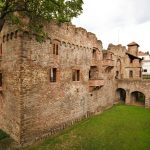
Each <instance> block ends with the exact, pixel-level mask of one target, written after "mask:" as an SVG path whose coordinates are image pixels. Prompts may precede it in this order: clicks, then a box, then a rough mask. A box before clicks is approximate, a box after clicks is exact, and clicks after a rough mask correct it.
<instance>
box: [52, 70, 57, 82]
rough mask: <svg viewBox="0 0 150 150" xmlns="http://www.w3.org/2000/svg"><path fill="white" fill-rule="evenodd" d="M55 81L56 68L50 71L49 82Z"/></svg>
mask: <svg viewBox="0 0 150 150" xmlns="http://www.w3.org/2000/svg"><path fill="white" fill-rule="evenodd" d="M56 79H57V68H51V69H50V82H56Z"/></svg>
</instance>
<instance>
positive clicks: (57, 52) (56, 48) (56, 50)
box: [56, 45, 58, 55]
mask: <svg viewBox="0 0 150 150" xmlns="http://www.w3.org/2000/svg"><path fill="white" fill-rule="evenodd" d="M56 55H58V45H56Z"/></svg>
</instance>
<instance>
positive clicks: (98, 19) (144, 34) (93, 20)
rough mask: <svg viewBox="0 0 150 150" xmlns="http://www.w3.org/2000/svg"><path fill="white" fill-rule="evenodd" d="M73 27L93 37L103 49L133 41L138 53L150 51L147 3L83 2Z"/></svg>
mask: <svg viewBox="0 0 150 150" xmlns="http://www.w3.org/2000/svg"><path fill="white" fill-rule="evenodd" d="M73 24H75V25H76V26H78V27H79V26H80V27H83V28H85V29H87V30H88V31H89V32H93V33H95V34H96V35H97V37H98V39H100V40H102V42H103V47H104V48H107V46H108V44H109V43H113V44H118V43H120V44H122V45H127V44H128V43H130V42H132V41H135V42H137V43H138V44H139V45H140V50H142V51H150V0H84V5H83V13H82V15H80V16H79V17H78V18H75V19H74V20H73Z"/></svg>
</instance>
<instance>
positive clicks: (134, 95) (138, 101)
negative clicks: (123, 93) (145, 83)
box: [130, 91, 145, 105]
mask: <svg viewBox="0 0 150 150" xmlns="http://www.w3.org/2000/svg"><path fill="white" fill-rule="evenodd" d="M130 99H131V104H135V105H145V94H144V93H143V92H140V91H133V92H131V94H130Z"/></svg>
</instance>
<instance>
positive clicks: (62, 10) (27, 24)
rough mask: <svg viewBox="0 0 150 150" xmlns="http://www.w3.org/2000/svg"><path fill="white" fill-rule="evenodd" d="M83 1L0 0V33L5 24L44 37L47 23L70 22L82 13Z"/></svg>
mask: <svg viewBox="0 0 150 150" xmlns="http://www.w3.org/2000/svg"><path fill="white" fill-rule="evenodd" d="M82 4H83V1H82V0H0V32H1V31H2V29H3V26H4V23H5V22H7V23H9V24H15V25H17V26H18V27H19V28H20V29H22V30H28V31H31V32H32V33H34V34H37V35H39V37H44V36H45V35H46V34H45V33H44V32H43V25H44V23H45V22H47V21H48V22H49V21H51V20H53V19H54V20H56V21H57V22H58V23H61V22H70V21H71V19H72V18H73V17H77V16H78V15H80V14H81V13H82Z"/></svg>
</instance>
